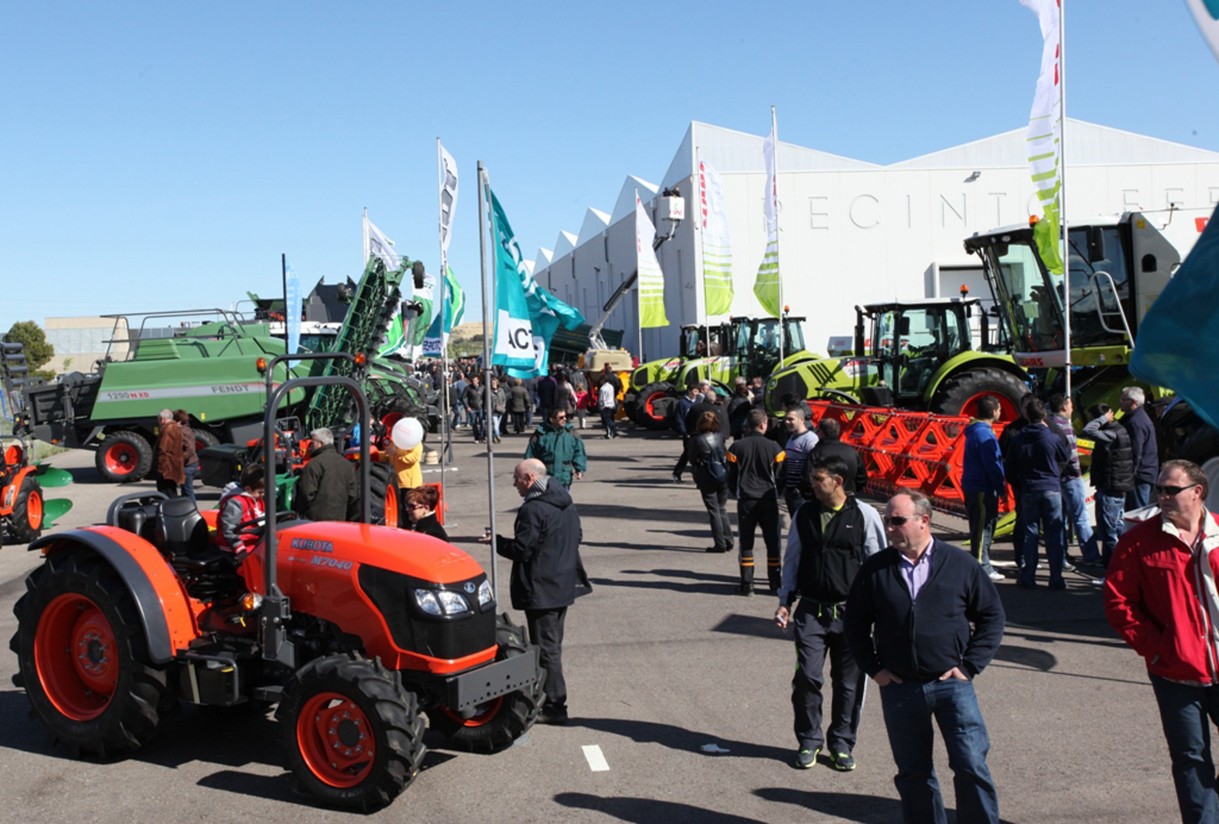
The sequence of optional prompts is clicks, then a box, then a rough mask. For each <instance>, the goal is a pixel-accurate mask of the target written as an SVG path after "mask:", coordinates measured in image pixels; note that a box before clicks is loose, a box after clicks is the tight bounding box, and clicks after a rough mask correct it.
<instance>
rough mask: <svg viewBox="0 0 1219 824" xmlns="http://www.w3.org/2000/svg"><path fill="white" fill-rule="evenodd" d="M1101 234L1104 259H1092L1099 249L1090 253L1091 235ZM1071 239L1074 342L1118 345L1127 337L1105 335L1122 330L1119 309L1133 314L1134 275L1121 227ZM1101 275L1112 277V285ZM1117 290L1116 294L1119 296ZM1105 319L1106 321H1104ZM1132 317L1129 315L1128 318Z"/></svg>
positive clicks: (1076, 233) (1077, 234) (1083, 231)
mask: <svg viewBox="0 0 1219 824" xmlns="http://www.w3.org/2000/svg"><path fill="white" fill-rule="evenodd" d="M1089 231H1093V232H1095V231H1100V232H1101V234H1102V235H1103V237H1104V257H1100V258H1097V259H1094V260H1093V259H1091V258H1094V257H1096V255H1097V254H1099V251H1100V250H1099V248H1097V247H1093V248H1092V249H1089V245H1088V232H1089ZM1070 236H1071V250H1070V254H1071V258H1070V276H1071V339H1072V341H1073V345H1075V346H1090V345H1099V344H1105V343H1118V342H1121V341H1122V340H1123V339H1124V337H1125V336H1124V335H1122V334H1115V333H1112V332H1106V331H1105V328H1104V327H1105V325H1108V326H1109V328H1110V329H1121V328H1122V322H1121V318H1120V316H1119V314H1118V309H1119V305H1120V307H1121V309H1122V310H1123V311H1125V312H1127V313H1128V312H1129V311H1130V307H1131V300H1130V299H1131V295H1130V274H1129V272H1128V271H1127V269H1126V254H1125V251H1124V248H1123V246H1122V239H1121V236H1120V234H1119V233H1118V227H1116V226H1106V227H1104V228H1103V229H1099V230H1097V229H1091V228H1088V229H1084V228H1081V229H1080V230H1078V231H1072V232H1071V233H1070ZM1100 272H1105V273H1108V275H1109V277H1110V278H1112V279H1113V282H1112V284H1110V283H1109V279H1108V278H1106V277H1105V276H1104V275H1100V276H1099V277H1097V274H1098V273H1100ZM1115 290H1116V292H1115ZM1102 315H1104V318H1102ZM1127 317H1129V314H1128V315H1127Z"/></svg>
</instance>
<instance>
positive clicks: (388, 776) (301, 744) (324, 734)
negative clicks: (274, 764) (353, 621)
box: [275, 654, 426, 812]
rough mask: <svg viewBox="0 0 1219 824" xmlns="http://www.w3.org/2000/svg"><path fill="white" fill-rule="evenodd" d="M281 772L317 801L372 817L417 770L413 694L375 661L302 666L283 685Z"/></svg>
mask: <svg viewBox="0 0 1219 824" xmlns="http://www.w3.org/2000/svg"><path fill="white" fill-rule="evenodd" d="M275 717H276V718H277V719H278V720H279V722H280V723H282V724H283V725H284V741H285V743H286V745H287V751H288V768H289V769H290V770H291V771H292V773H293V774H294V775H295V776H296V778H297V780H298V781H299V782H300V784H301V787H302V788H303V789H304V791H305V792H307V793H308V794H309V795H312V796H313V797H315V798H317V799H318V800H319V801H320V802H321V803H323V804H325V805H327V806H331V807H339V808H342V809H349V810H358V811H360V812H372V811H373V810H378V809H380V808H382V807H384V806H386V805H388V804H389V803H390V802H392V801H393V800H394V799H395V798H397V797H398V795H399V793H401V792H402V791H403V790H405V789H406V788H407V786H408V785H409V784H410V783H411V781H413V780H414V778H415V776H416V775H417V774H418V773H419V764H420V762H421V761H422V760H423V755H424V753H425V752H426V747H424V745H423V731H424V723H423V716H421V715H420V714H419V703H418V701H417V699H416V698H415V695H414V693H411V692H409V691H407V690H405V689H403V688H402V686H401V684H400V682H399V681H398V680H397V679H395V678H394V676H393V675H392V674H390V672H389V671H387V670H386V669H385V667H383V666H381V664H380V663H379V662H372V661H368V660H367V659H364V658H361V657H359V656H357V655H354V654H352V655H329V656H326V657H324V658H318V659H315V660H313V661H310V662H309V663H308V664H306V665H305V666H304V667H302V668H301V669H300V670H299V671H298V672H297V673H296V674H295V675H294V676H293V677H292V680H291V681H289V682H288V685H287V686H286V687H284V693H283V698H282V700H281V701H280V702H279V709H278V710H277V711H276V713H275Z"/></svg>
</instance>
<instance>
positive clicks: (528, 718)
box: [427, 615, 545, 753]
mask: <svg viewBox="0 0 1219 824" xmlns="http://www.w3.org/2000/svg"><path fill="white" fill-rule="evenodd" d="M495 640H496V642H497V643H498V645H499V651H498V652H497V653H496V660H497V661H502V660H504V659H505V658H512V657H514V656H517V655H527V654H529V645H528V644H527V643H526V642H525V628H524V627H518V626H517V625H516V624H513V623H512V622H511V621H510V620H508V616H507V615H502V616H500V617H499V618H498V619H496V622H495ZM544 681H545V676H544V675H543V676H542V677H539V678H538V680H537V681H535V682H534V683H533V686H532V687H530V688H529V689H527V690H517V691H516V692H510V693H508V694H507V695H501V696H500V697H499V698H494V699H492V700H490V701H488V702H487V703H486V704H483V705H482V706H479V707H477V708H476V709H475V714H474V715H472V716H470V717H469V718H463V717H462V716H461V715H459V714H457V713H455V712H453V711H452V710H450V709H448V708H447V707H437V708H434V709H430V710H428V713H427V716H428V723H430V724H431V726H432V729H434V730H436V731H438V732H440V733H442V734H444V735H445V736H447V737H448V739H449V741H450V742H451V743H452V744H453V746H455V747H457V748H459V749H463V750H466V751H468V752H482V753H492V752H498V751H499V750H502V749H504V748H506V747H509V746H511V745H512V742H513V741H515V740H516V739H518V738H520V737H521V736H522V735H524V734H525V732H526V731H527V730H528V729H529V728H530V727H532V726H533V724H534V722H535V721H537V720H538V712H539V710H540V709H541V706H542V700H543V693H542V685H543V683H544Z"/></svg>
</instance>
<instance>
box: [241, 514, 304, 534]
mask: <svg viewBox="0 0 1219 824" xmlns="http://www.w3.org/2000/svg"><path fill="white" fill-rule="evenodd" d="M298 518H300V515H298V514H297V513H295V512H293V511H292V510H290V509H286V510H284V511H282V512H276V513H275V524H276V525H277V526H278V525H279V524H281V523H286V522H288V521H295V520H297V519H298ZM266 520H267V519H266V516H263V517H260V518H251V519H250V520H248V521H242V522H241V523H239V524H237V528H236V529H234V530H233V532H234V533H235V534H237V535H254V536H255V537H258V538H261V537H262V535H263V533H264V532H266V529H267V525H266Z"/></svg>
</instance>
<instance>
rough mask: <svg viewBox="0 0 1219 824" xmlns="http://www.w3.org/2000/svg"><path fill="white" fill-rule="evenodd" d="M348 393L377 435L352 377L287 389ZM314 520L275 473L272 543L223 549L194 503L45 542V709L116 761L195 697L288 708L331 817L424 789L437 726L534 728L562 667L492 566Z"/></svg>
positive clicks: (28, 683)
mask: <svg viewBox="0 0 1219 824" xmlns="http://www.w3.org/2000/svg"><path fill="white" fill-rule="evenodd" d="M323 383H328V384H338V385H341V386H344V387H346V388H347V389H348V390H349V391H350V392H351V393H352V394H353V395H354V396H355V399H356V402H357V404H356V405H357V409H358V414H359V418H358V419H359V420H360V421H362V425H363V431H365V432H367V431H369V430H368V426H369V418H368V404H367V401H366V400H365V398H364V395H363V393H362V392H361V391H360V387H359V384H358V383H356V382H355V381H353V380H352V379H350V378H346V377H310V378H301V379H295V380H289V381H286V382H285V383H284V384H282V385H281V386H279V387H278V388H277V389H275V390H274V391H273V392H270V393H268V394H269V397H268V403H267V407H266V408H267V413H266V418H265V421H264V435H265V440H264V442H265V443H272V442H273V441H274V432H273V427H274V416H275V410H276V409H277V408H278V406H279V400H280V398H281V397H282V396H283V395H284V394H285V393H286V392H288V391H291V390H293V389H298V388H300V387H310V386H319V385H322V384H323ZM362 452H363V454H362V456H361V461H360V474H361V484H362V486H363V496H362V499H361V500H362V501H363V502H364V504H363V518H364V523H338V522H313V521H306V520H298V519H296V516H295V515H293V514H292V513H288V512H279V511H277V506H276V502H275V494H274V492H275V491H274V488H273V484H274V478H273V476H272V475H271V474H268V476H267V481H266V489H265V492H266V497H265V500H266V506H267V514H266V518H265V519H264V521H263V522H250V523H248V524H243V525H242V528H244V529H249V530H254V531H256V532H258V533H260V540H259V542H258V544H257V545H256V546H255V548H254V549H253V550H252V551H251V552H250V553H249V554H248V555H247V556H245V557H242V558H236V557H234V556H233V554H232V553H229V552H227V551H224V550H221V549H220V548H219V547H218V546H216V545H215V544H213V543H212V542H211V541H210V539H209V536H208V531H207V527H206V525H205V523H204V521H203V520H202V518H201V516H200V515H199V513H198V511H197V510H196V509H195V508H194V505H193V504H192V503H191V502H190V501H189V500H188V499H186V498H172V499H164V498H162V497H161V496H160V495H158V494H155V493H154V494H144V495H138V494H137V495H127V496H124V497H121V498H119V499H118V500H116V501H115V502H114V503H113V504H112V505H111V507H110V510H109V512H108V514H107V517H106V523H105V524H104V525H98V526H93V527H86V528H82V529H75V530H71V531H67V532H60V533H56V534H51V535H47V536H44V537H43V538H41V539H40V540H38V541H35V542H34V543H33V544H32V545H31V546H30V549H38V550H41V551H42V553H43V555H44V556H45V558H44V562H43V564H42V566H40V567H39V568H38V569H36V570H35V571H34V572H33V573H32V574H31V575H30V576H29V578H28V579H27V580H26V587H27V590H28V591H27V592H26V593H25V595H23V596H22V597H21V599H20V600H19V601H18V602H17V605H16V606H15V608H14V612H15V613H16V615H17V622H18V627H17V632H16V634H15V635H14V636H13V639H12V644H11V647H12V649H13V651H14V652H15V653H16V654H17V657H18V661H19V666H20V669H19V674H18V675H17V676H15V677H14V681H15V683H16V684H17V685H18V686H20V687H23V688H24V689H25V691H26V694H27V695H28V697H29V700H30V703H31V704H32V705H33V709H34V712H35V713H36V714H37V716H38V717H39V718H41V719H42V721H43V722H44V723H45V724H46V725H47V727H48V728H50V730H51V732H52V733H53V734H54V735H55V737H56V738H58V739H59V740H61V741H63V742H65V743H67V744H68V745H69V746H71V747H72V748H73V749H74V750H77V751H80V752H82V753H86V754H92V755H96V756H99V757H114V756H121V755H125V754H129V753H133V752H135V751H137V750H139V749H140V748H141V747H143V746H144V745H145V744H147V743H148V742H150V741H151V740H152V739H153V738H154V737H155V736H156V735H157V733H158V732H159V731H160V730H161V728H162V727H163V726H164V724H165V723H166V720H167V718H168V717H169V715H170V714H171V710H172V709H173V708H174V707H175V706H176V705H177V703H178V702H180V701H186V702H189V703H193V704H202V705H211V706H222V707H229V706H234V705H238V704H243V703H246V702H263V703H265V704H271V703H278V709H277V711H276V719H277V720H278V721H279V722H280V723H281V724H282V726H283V736H284V746H285V749H286V751H287V764H288V767H289V769H291V771H292V772H293V773H294V774H295V776H296V778H297V780H298V781H299V783H300V785H301V786H302V788H303V789H304V790H305V791H306V792H307V793H308V794H310V795H312V796H313V797H314V798H316V799H317V800H318V801H320V802H321V803H323V804H326V805H328V806H334V807H340V808H346V809H353V810H359V811H365V812H367V811H371V810H375V809H378V808H380V807H384V806H386V805H388V804H389V803H390V802H391V801H393V799H394V798H395V797H396V796H397V795H398V794H399V793H400V792H402V790H404V789H405V788H406V787H407V785H409V784H410V783H411V781H412V780H413V779H414V777H415V775H416V774H417V773H418V771H419V765H420V762H421V760H422V759H423V755H424V751H425V748H424V744H423V733H424V726H425V725H424V716H425V715H426V716H427V718H428V720H429V722H430V726H431V727H432V728H433V729H438V730H440V731H441V732H443V733H445V734H447V735H448V736H449V737H450V740H451V741H452V742H453V743H454V744H455V745H457V746H459V747H461V748H465V749H471V750H478V751H484V752H492V751H496V750H500V749H503V748H505V747H507V746H508V745H510V744H511V743H512V742H513V741H514V740H515V739H517V738H518V737H520V735H521V734H523V733H524V732H525V731H526V730H527V729H529V727H530V726H531V725H532V724H533V723H534V721H535V720H536V718H537V715H538V708H539V704H540V701H541V688H542V680H543V677H544V672H543V671H541V670H540V669H539V666H538V658H537V650H536V648H535V647H533V646H530V645H529V644H528V643H526V640H525V637H524V632H523V631H522V630H521V629H520V628H519V627H517V626H515V625H513V624H512V623H511V622H510V621H509V620H508V618H507V615H506V614H505V615H504V616H502V617H497V616H496V603H495V599H494V589H493V585H492V583H491V582H490V581H488V578H487V575H486V574H485V573H484V571H483V570H482V568H481V567H480V566H479V564H478V563H476V562H475V561H474V559H473V558H471V557H470V556H469V555H467V554H466V553H464V552H462V551H461V550H459V549H457V548H455V547H453V546H451V545H450V544H447V543H445V542H443V541H439V540H437V539H434V538H431V537H428V536H426V535H420V534H416V533H411V532H406V531H403V530H400V529H391V528H388V527H382V526H374V525H371V524H369V523H368V520H369V502H370V495H369V473H368V466H369V461H368V447H367V439H365V441H364V446H363V447H362Z"/></svg>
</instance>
